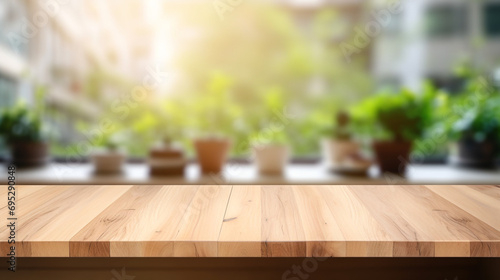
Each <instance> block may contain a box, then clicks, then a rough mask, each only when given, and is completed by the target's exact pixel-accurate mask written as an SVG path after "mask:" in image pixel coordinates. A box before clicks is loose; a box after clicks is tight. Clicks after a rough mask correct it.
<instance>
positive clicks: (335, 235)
mask: <svg viewBox="0 0 500 280" xmlns="http://www.w3.org/2000/svg"><path fill="white" fill-rule="evenodd" d="M293 190H294V194H295V198H296V202H297V210H298V212H299V214H300V216H301V221H302V225H303V228H304V235H305V238H306V250H307V253H306V256H307V257H344V256H346V242H345V238H344V235H343V234H342V230H341V229H340V227H339V225H338V224H337V221H336V220H335V218H334V216H333V214H332V212H331V211H330V208H329V207H328V203H327V201H325V199H324V198H323V196H322V194H321V193H320V191H319V190H318V188H317V187H316V186H296V187H293Z"/></svg>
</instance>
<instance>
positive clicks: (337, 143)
mask: <svg viewBox="0 0 500 280" xmlns="http://www.w3.org/2000/svg"><path fill="white" fill-rule="evenodd" d="M350 122H351V120H350V116H349V114H348V113H347V112H344V111H341V112H339V113H338V114H337V115H336V120H335V126H334V127H333V129H330V130H329V131H328V135H329V136H330V137H328V138H324V139H323V140H322V143H321V146H322V150H323V158H324V160H325V162H326V164H327V166H328V167H329V168H330V169H331V170H332V171H335V172H339V173H347V174H366V172H367V170H368V168H369V167H370V165H371V162H370V161H368V160H366V159H363V158H362V156H361V149H360V145H359V143H358V142H357V141H355V140H353V137H352V133H351V130H352V129H351V127H350Z"/></svg>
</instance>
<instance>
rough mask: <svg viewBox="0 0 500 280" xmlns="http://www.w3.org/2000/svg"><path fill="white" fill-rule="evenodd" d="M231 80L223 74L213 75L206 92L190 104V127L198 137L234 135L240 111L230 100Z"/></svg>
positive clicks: (240, 114)
mask: <svg viewBox="0 0 500 280" xmlns="http://www.w3.org/2000/svg"><path fill="white" fill-rule="evenodd" d="M231 85H232V80H231V78H230V77H229V76H228V75H225V74H223V73H214V74H213V75H212V76H211V78H210V80H209V82H208V84H207V87H206V92H205V94H203V95H202V96H201V97H200V98H198V99H197V100H195V101H194V103H193V104H191V106H192V107H191V108H192V109H191V112H192V113H191V119H190V121H189V124H190V127H191V128H194V129H195V132H194V134H197V136H200V137H228V136H233V135H235V134H236V132H235V130H236V128H237V121H238V119H240V118H241V116H242V109H241V107H240V106H238V105H237V104H236V103H235V102H233V100H231V95H230V91H231Z"/></svg>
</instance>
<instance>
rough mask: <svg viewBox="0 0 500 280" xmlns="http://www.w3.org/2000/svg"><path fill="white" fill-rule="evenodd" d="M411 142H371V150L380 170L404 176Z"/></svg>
mask: <svg viewBox="0 0 500 280" xmlns="http://www.w3.org/2000/svg"><path fill="white" fill-rule="evenodd" d="M411 147H412V143H411V142H403V141H390V142H389V141H387V142H375V143H373V150H374V151H375V156H376V159H377V163H378V165H379V167H380V172H382V173H385V172H390V173H394V174H398V175H401V176H404V175H405V174H406V167H407V165H408V162H409V159H410V152H411Z"/></svg>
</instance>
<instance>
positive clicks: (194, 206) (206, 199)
mask: <svg viewBox="0 0 500 280" xmlns="http://www.w3.org/2000/svg"><path fill="white" fill-rule="evenodd" d="M231 189H232V187H231V186H200V187H199V189H198V191H197V192H196V194H195V196H194V198H193V200H192V201H191V203H190V204H189V207H188V209H187V210H186V213H185V214H184V216H183V217H182V219H183V220H182V222H181V224H180V227H179V231H178V233H177V235H176V236H175V237H174V256H175V257H217V241H218V238H219V234H220V231H221V228H222V222H223V220H224V214H225V212H226V208H227V204H228V202H229V196H230V194H231Z"/></svg>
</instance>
